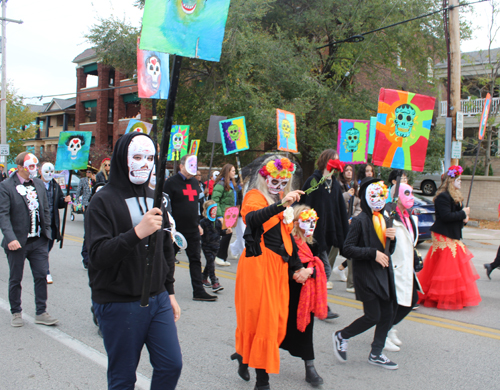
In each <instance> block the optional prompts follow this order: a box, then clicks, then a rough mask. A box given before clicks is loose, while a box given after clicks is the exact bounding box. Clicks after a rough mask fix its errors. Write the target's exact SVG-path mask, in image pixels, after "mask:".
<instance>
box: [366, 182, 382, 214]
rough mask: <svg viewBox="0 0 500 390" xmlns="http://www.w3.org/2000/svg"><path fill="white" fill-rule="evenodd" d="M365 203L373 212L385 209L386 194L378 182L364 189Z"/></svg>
mask: <svg viewBox="0 0 500 390" xmlns="http://www.w3.org/2000/svg"><path fill="white" fill-rule="evenodd" d="M365 198H366V202H367V203H368V206H369V207H370V208H371V209H372V210H373V211H380V210H382V209H383V208H384V207H385V200H386V199H387V194H386V193H385V189H384V188H383V187H382V186H381V185H380V183H379V182H377V183H372V184H370V185H369V186H368V187H367V188H366V194H365Z"/></svg>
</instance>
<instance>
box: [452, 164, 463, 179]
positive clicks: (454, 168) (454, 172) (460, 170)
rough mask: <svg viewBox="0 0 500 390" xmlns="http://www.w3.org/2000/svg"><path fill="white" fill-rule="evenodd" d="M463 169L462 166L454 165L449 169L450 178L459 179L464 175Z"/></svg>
mask: <svg viewBox="0 0 500 390" xmlns="http://www.w3.org/2000/svg"><path fill="white" fill-rule="evenodd" d="M463 171H464V170H463V168H462V167H461V166H460V165H452V166H451V167H449V168H448V176H449V177H457V176H460V175H461V174H462V173H463Z"/></svg>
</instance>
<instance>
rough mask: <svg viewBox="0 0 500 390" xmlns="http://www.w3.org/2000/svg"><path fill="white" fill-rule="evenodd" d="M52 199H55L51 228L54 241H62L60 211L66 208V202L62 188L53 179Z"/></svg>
mask: <svg viewBox="0 0 500 390" xmlns="http://www.w3.org/2000/svg"><path fill="white" fill-rule="evenodd" d="M51 190H52V199H54V212H53V213H52V214H53V216H52V220H51V221H50V227H51V228H52V239H53V240H57V241H61V233H60V230H61V229H60V226H61V223H60V220H59V209H63V208H65V207H66V202H65V201H64V194H63V192H62V190H61V186H60V185H59V184H58V183H57V181H55V180H54V179H52V188H51Z"/></svg>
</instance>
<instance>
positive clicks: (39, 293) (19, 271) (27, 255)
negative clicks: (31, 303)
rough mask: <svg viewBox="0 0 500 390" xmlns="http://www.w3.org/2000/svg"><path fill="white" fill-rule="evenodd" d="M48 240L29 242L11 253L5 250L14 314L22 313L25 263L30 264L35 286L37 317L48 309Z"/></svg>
mask: <svg viewBox="0 0 500 390" xmlns="http://www.w3.org/2000/svg"><path fill="white" fill-rule="evenodd" d="M47 245H48V240H47V238H45V237H40V238H37V239H35V240H30V241H28V242H27V243H26V244H25V245H24V246H23V247H22V248H21V249H18V250H17V251H11V250H8V249H5V254H6V255H7V260H8V262H9V270H10V276H9V303H10V311H11V313H12V314H14V313H20V312H21V311H22V310H23V309H22V308H21V291H22V287H21V281H22V280H23V271H24V262H25V260H26V259H28V261H29V262H30V267H31V273H32V274H33V281H34V284H35V304H36V315H40V314H43V313H44V312H45V309H46V308H47V279H46V277H47V269H48V268H49V252H48V251H47Z"/></svg>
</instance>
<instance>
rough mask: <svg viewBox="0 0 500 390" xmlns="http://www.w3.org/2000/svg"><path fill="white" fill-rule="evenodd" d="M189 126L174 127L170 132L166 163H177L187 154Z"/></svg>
mask: <svg viewBox="0 0 500 390" xmlns="http://www.w3.org/2000/svg"><path fill="white" fill-rule="evenodd" d="M188 144H189V126H181V125H175V126H172V130H171V132H170V142H169V144H168V154H167V160H168V161H179V160H180V159H181V158H182V157H184V156H185V155H186V154H187V152H188Z"/></svg>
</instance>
